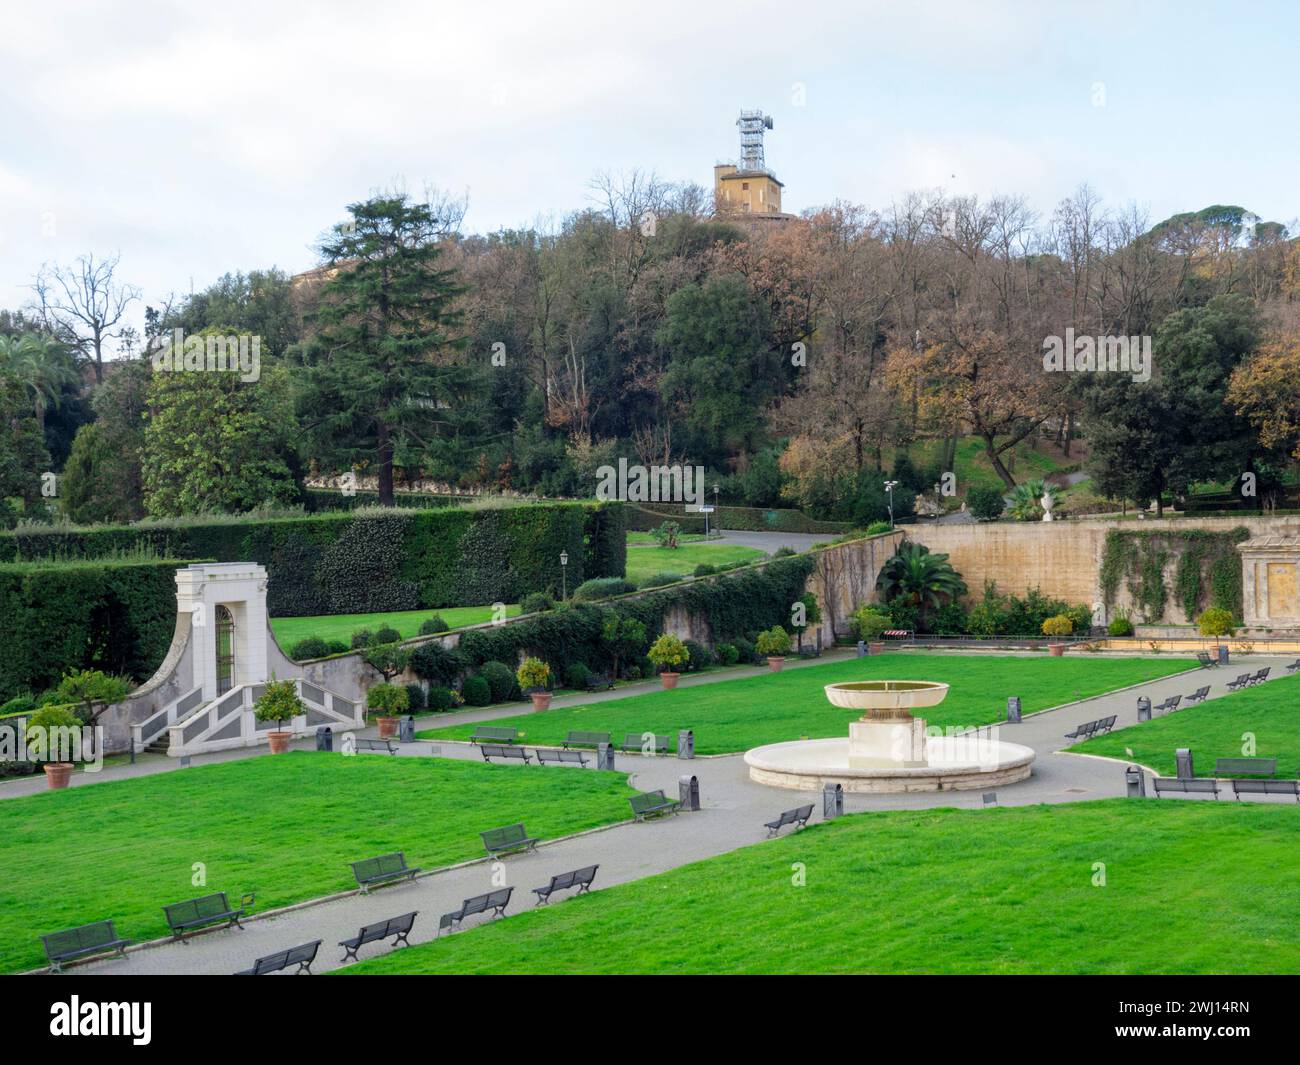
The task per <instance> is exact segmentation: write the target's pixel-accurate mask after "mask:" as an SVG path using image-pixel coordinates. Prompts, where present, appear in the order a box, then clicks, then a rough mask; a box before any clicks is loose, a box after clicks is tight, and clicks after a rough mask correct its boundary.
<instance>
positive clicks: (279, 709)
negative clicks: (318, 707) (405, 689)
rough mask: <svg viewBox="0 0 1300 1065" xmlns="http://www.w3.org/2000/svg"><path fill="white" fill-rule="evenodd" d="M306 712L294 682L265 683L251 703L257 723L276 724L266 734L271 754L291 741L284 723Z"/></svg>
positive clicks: (281, 750) (290, 735)
mask: <svg viewBox="0 0 1300 1065" xmlns="http://www.w3.org/2000/svg"><path fill="white" fill-rule="evenodd" d="M403 694H405V693H403ZM306 712H307V707H306V704H304V703H303V701H302V700H301V699H299V698H298V685H297V684H296V683H295V682H294V681H292V680H275V679H274V678H272V679H271V680H269V681H267V684H266V689H265V690H264V691H263V692H262V694H261V695H260V696H258V698H257V701H256V702H255V703H253V716H254V717H255V718H257V720H258V721H274V722H275V723H276V726H277V728H276V729H275V731H273V732H268V733H267V734H266V739H267V742H268V743H269V744H270V745H271V753H272V754H284V752H285V751H287V750H288V749H289V741H290V740H291V739H293V733H292V732H287V731H285V728H284V723H285V722H286V721H292V720H293V719H294V718H295V717H297V716H298V715H299V714H305V713H306Z"/></svg>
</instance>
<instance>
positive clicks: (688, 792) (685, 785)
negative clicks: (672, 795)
mask: <svg viewBox="0 0 1300 1065" xmlns="http://www.w3.org/2000/svg"><path fill="white" fill-rule="evenodd" d="M677 798H678V799H680V800H681V803H682V809H683V810H687V811H690V812H694V811H697V810H699V808H700V778H699V777H678V778H677Z"/></svg>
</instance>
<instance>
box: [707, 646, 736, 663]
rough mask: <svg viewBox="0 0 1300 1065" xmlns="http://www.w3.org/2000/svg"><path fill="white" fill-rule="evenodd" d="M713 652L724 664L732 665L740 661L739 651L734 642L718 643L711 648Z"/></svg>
mask: <svg viewBox="0 0 1300 1065" xmlns="http://www.w3.org/2000/svg"><path fill="white" fill-rule="evenodd" d="M713 653H714V655H715V656H716V657H717V659H718V661H719V662H720V663H721V664H722V665H724V666H734V665H735V664H736V663H737V662H739V661H740V652H739V651H738V650H737V649H736V645H735V644H734V643H720V644H718V646H717V647H715V648H714V649H713Z"/></svg>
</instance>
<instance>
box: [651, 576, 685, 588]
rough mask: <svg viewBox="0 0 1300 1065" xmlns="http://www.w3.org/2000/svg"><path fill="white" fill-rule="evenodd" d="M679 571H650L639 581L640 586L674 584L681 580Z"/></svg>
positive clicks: (657, 586) (655, 586) (653, 586)
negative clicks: (647, 575) (648, 574)
mask: <svg viewBox="0 0 1300 1065" xmlns="http://www.w3.org/2000/svg"><path fill="white" fill-rule="evenodd" d="M682 579H683V578H682V575H681V574H680V573H652V574H651V575H650V576H649V577H647V578H646V579H645V580H643V581H642V582H641V587H642V588H662V587H663V586H664V585H665V584H676V583H677V582H678V581H680V580H682Z"/></svg>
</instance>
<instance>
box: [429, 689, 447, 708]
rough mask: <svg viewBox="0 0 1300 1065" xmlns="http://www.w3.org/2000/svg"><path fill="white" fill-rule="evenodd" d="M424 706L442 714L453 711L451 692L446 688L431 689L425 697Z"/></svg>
mask: <svg viewBox="0 0 1300 1065" xmlns="http://www.w3.org/2000/svg"><path fill="white" fill-rule="evenodd" d="M424 704H425V706H427V707H428V708H429V709H430V710H436V711H438V712H440V713H441V712H442V711H443V710H450V709H451V692H450V691H449V690H448V689H446V688H430V689H429V691H428V693H427V694H426V695H425V697H424Z"/></svg>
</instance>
